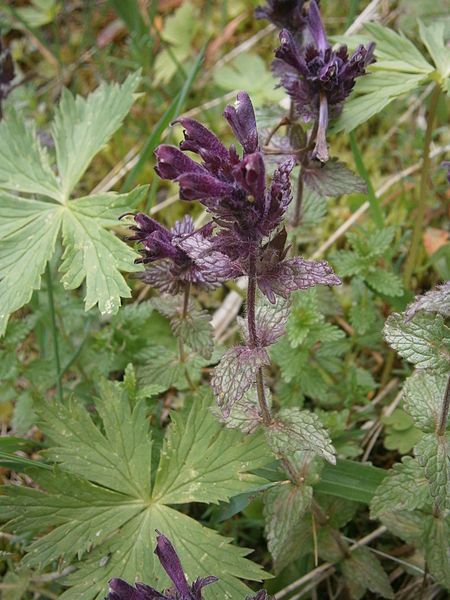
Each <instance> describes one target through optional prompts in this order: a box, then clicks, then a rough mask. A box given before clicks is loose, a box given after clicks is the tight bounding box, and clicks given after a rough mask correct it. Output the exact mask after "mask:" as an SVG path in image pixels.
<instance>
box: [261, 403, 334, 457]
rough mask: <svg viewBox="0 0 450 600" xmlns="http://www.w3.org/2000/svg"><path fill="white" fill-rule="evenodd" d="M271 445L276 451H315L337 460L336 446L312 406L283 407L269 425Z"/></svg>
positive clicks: (288, 453)
mask: <svg viewBox="0 0 450 600" xmlns="http://www.w3.org/2000/svg"><path fill="white" fill-rule="evenodd" d="M266 437H267V442H268V444H269V446H270V447H271V448H272V450H273V452H274V453H275V454H276V455H278V456H279V455H280V454H283V455H288V456H289V455H290V454H293V453H294V452H298V451H303V452H314V453H315V454H318V455H319V456H322V457H323V458H325V459H326V460H328V461H329V462H331V463H332V464H335V463H336V458H335V452H334V448H333V446H332V444H331V440H330V438H329V436H328V433H327V431H326V430H325V428H324V427H323V425H322V423H321V422H320V419H319V417H318V416H317V415H315V414H314V413H312V412H310V411H308V410H299V409H298V408H283V409H281V410H280V411H279V412H278V413H277V415H276V416H275V417H274V419H273V420H272V423H271V424H270V425H269V426H268V427H267V428H266Z"/></svg>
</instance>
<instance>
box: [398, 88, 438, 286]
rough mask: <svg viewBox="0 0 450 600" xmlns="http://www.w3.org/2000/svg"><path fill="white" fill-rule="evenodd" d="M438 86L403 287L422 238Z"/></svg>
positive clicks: (432, 103) (433, 97)
mask: <svg viewBox="0 0 450 600" xmlns="http://www.w3.org/2000/svg"><path fill="white" fill-rule="evenodd" d="M440 92H441V89H440V86H439V85H438V84H436V87H435V88H434V90H433V92H432V94H431V99H430V106H429V109H428V115H427V128H426V131H425V139H424V141H423V151H422V154H423V158H422V160H423V163H422V171H421V176H420V188H419V197H418V202H417V215H416V218H415V222H414V230H413V235H412V240H411V247H410V249H409V254H408V258H407V259H406V264H405V270H404V272H403V283H404V285H405V288H408V287H409V284H410V282H411V277H412V275H413V273H414V270H415V268H416V263H417V258H418V255H419V250H420V242H421V239H422V232H423V225H424V220H425V208H426V203H427V193H428V189H427V188H428V178H429V174H430V146H431V138H432V135H433V124H434V119H435V117H436V110H437V105H438V100H439V96H440Z"/></svg>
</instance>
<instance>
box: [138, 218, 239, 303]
mask: <svg viewBox="0 0 450 600" xmlns="http://www.w3.org/2000/svg"><path fill="white" fill-rule="evenodd" d="M134 220H135V222H136V225H134V226H132V227H131V229H132V230H133V232H134V235H132V236H130V237H129V238H128V239H129V240H134V241H138V242H140V243H141V244H142V247H141V250H140V252H141V254H142V258H141V259H138V261H137V262H141V263H143V264H144V265H145V266H146V269H145V271H144V273H142V274H141V275H140V278H141V279H143V281H145V283H148V284H149V285H152V286H153V287H156V288H158V289H160V290H161V291H164V292H168V293H170V294H177V293H178V292H179V291H181V289H182V288H183V287H184V286H185V285H186V284H187V283H193V284H198V285H201V286H203V287H207V288H211V287H214V286H216V285H218V284H219V283H221V282H223V281H225V280H226V279H230V278H232V277H234V276H235V271H236V269H235V268H234V267H233V265H232V263H231V261H230V259H229V257H228V256H226V255H225V254H222V253H221V252H219V251H217V250H216V249H215V246H214V237H213V224H211V223H208V224H207V225H205V226H204V227H202V228H201V229H199V230H198V231H195V230H194V223H193V221H192V218H191V217H190V216H189V215H186V216H185V217H184V218H183V219H182V220H181V221H177V222H176V223H175V225H174V227H172V229H170V230H169V229H166V228H165V227H163V226H162V225H161V224H160V223H158V222H157V221H155V220H154V219H152V218H150V217H148V216H147V215H145V214H143V213H138V214H137V215H136V216H135V217H134Z"/></svg>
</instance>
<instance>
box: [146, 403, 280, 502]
mask: <svg viewBox="0 0 450 600" xmlns="http://www.w3.org/2000/svg"><path fill="white" fill-rule="evenodd" d="M195 402H196V406H195V407H194V406H192V407H191V410H190V411H189V412H188V413H183V414H180V413H173V414H172V425H171V428H170V431H169V432H168V434H167V436H166V438H165V442H164V447H163V450H162V452H161V459H160V463H159V468H158V472H157V475H156V481H155V488H154V490H153V497H154V498H155V499H156V500H157V501H160V502H163V503H164V504H174V503H181V502H194V501H195V502H213V503H218V502H219V501H220V500H226V499H228V498H230V497H231V496H235V495H236V494H240V493H242V492H245V491H248V490H249V489H252V488H253V489H256V488H258V487H259V486H260V485H261V484H263V483H265V481H264V480H263V479H261V478H260V477H257V476H256V475H250V474H249V473H247V472H246V471H247V470H248V465H249V464H252V465H253V468H257V467H261V466H264V465H266V464H267V462H268V451H267V447H266V445H265V442H264V438H263V436H261V435H253V436H251V437H247V438H246V437H243V436H242V434H241V433H240V432H239V431H237V430H226V431H224V430H222V427H221V425H220V424H219V423H218V422H217V420H216V419H215V418H214V417H213V415H212V414H211V413H210V411H209V406H210V404H211V396H210V394H208V393H203V394H200V395H198V396H196V398H195ZM220 432H221V434H220V435H219V433H220Z"/></svg>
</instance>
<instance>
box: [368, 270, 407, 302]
mask: <svg viewBox="0 0 450 600" xmlns="http://www.w3.org/2000/svg"><path fill="white" fill-rule="evenodd" d="M364 279H365V280H366V282H367V283H368V284H369V285H370V287H372V288H373V289H374V290H375V291H376V292H378V293H379V294H383V295H385V296H402V295H403V285H402V280H401V279H400V277H399V276H398V275H396V274H395V273H391V272H390V271H383V270H382V269H377V270H376V271H372V272H370V273H367V275H366V276H365V278H364Z"/></svg>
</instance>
